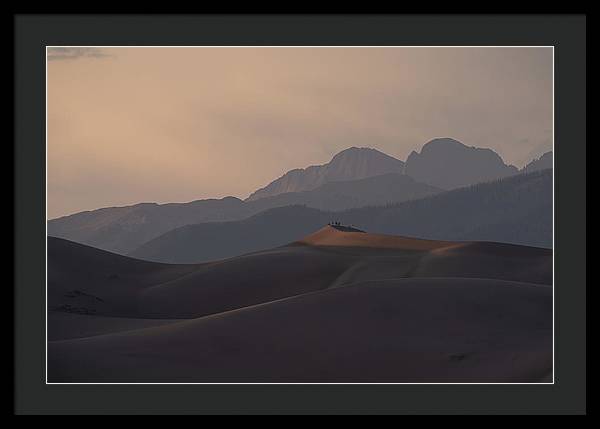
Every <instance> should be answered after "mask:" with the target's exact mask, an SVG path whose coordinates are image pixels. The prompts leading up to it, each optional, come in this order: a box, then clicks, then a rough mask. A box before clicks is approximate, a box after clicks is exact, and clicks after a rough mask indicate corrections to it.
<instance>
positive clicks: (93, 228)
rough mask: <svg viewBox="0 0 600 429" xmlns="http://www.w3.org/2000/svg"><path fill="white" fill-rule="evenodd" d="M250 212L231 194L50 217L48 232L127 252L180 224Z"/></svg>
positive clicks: (101, 247)
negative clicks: (221, 197) (183, 201)
mask: <svg viewBox="0 0 600 429" xmlns="http://www.w3.org/2000/svg"><path fill="white" fill-rule="evenodd" d="M253 213H255V212H252V211H251V208H250V207H247V205H246V204H244V202H243V201H242V200H240V199H238V198H234V197H226V198H223V199H220V200H217V199H210V200H199V201H193V202H190V203H172V204H156V203H142V204H136V205H133V206H126V207H107V208H102V209H98V210H92V211H85V212H80V213H76V214H73V215H70V216H64V217H61V218H58V219H52V220H50V221H48V235H50V236H53V237H60V238H66V239H69V240H73V241H76V242H79V243H84V244H89V245H90V246H94V247H97V248H99V249H104V250H109V251H112V252H116V253H127V252H129V251H131V250H133V249H135V248H136V247H138V246H140V245H141V244H143V243H145V242H147V241H148V240H151V239H153V238H155V237H157V236H158V235H160V234H162V233H164V232H167V231H170V230H172V229H173V228H177V227H180V226H182V225H187V224H190V223H198V222H208V221H216V220H233V219H240V218H243V217H246V216H250V215H252V214H253Z"/></svg>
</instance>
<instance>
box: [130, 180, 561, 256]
mask: <svg viewBox="0 0 600 429" xmlns="http://www.w3.org/2000/svg"><path fill="white" fill-rule="evenodd" d="M329 221H341V222H342V223H343V224H347V225H354V226H355V227H357V228H359V229H361V230H365V231H368V232H372V233H382V234H395V235H404V236H409V237H416V238H427V239H436V240H490V241H498V242H506V243H515V244H525V245H530V246H540V247H551V246H552V171H551V170H543V171H539V172H534V173H530V174H520V175H516V176H514V177H510V178H506V179H503V180H497V181H493V182H489V183H482V184H478V185H474V186H471V187H466V188H461V189H457V190H454V191H448V192H443V193H440V194H436V195H434V196H431V197H427V198H422V199H419V200H411V201H406V202H403V203H398V204H391V205H388V206H379V207H364V208H358V209H351V210H346V211H342V212H335V213H334V212H325V211H321V210H317V209H312V208H308V207H305V206H288V207H282V208H276V209H271V210H267V211H265V212H262V213H259V214H257V215H254V216H252V217H250V218H248V219H244V220H242V221H234V222H220V223H203V224H197V225H188V226H185V227H183V228H177V229H175V230H172V231H169V232H167V233H165V234H163V235H161V236H160V237H157V238H155V239H153V240H151V241H149V242H147V243H145V244H144V245H142V246H141V247H140V248H138V249H136V250H135V251H133V252H131V254H130V255H131V256H133V257H136V258H141V259H148V260H152V261H161V262H171V263H191V262H200V261H208V260H215V259H221V258H226V257H231V256H236V255H240V254H244V253H248V252H254V251H258V250H262V249H266V248H270V247H276V246H281V245H284V244H286V243H289V242H291V241H294V240H297V239H298V238H299V237H302V236H303V235H306V234H308V233H309V232H310V231H313V230H315V229H316V228H318V227H319V225H323V224H326V223H328V222H329Z"/></svg>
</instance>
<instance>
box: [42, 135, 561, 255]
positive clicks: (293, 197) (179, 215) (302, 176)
mask: <svg viewBox="0 0 600 429" xmlns="http://www.w3.org/2000/svg"><path fill="white" fill-rule="evenodd" d="M551 159H552V158H551V154H550V155H548V154H545V155H544V156H543V157H542V158H540V159H539V160H536V161H534V162H532V163H530V164H529V165H528V166H527V167H525V169H524V170H523V171H532V170H538V169H541V168H544V167H545V166H551V164H552V163H551ZM403 170H404V171H405V173H407V174H402V171H403ZM515 173H518V171H517V170H516V168H515V167H512V166H507V165H505V164H504V162H503V161H502V159H501V158H500V157H499V156H498V155H497V154H496V153H495V152H493V151H491V150H489V149H478V148H470V147H467V146H465V145H463V144H462V143H460V142H457V141H456V140H453V139H436V140H433V141H431V142H429V143H427V144H426V145H425V146H423V149H422V150H421V153H420V154H417V153H416V152H413V153H412V154H411V155H410V156H409V159H408V161H407V163H406V165H404V163H403V162H402V161H399V160H397V159H395V158H393V157H390V156H388V155H385V154H383V153H381V152H379V151H377V150H375V149H366V148H350V149H347V150H344V151H342V152H340V153H338V154H337V155H335V156H334V157H333V159H332V160H331V162H329V163H328V164H325V165H322V166H312V167H308V168H307V169H303V170H293V171H291V172H289V173H287V174H286V175H284V176H283V177H282V178H280V179H278V180H276V181H274V182H272V183H271V184H270V185H268V186H267V187H266V188H263V189H261V190H258V191H256V192H255V193H254V194H252V196H251V197H250V198H248V199H247V200H246V201H242V200H240V199H238V198H234V197H226V198H223V199H208V200H198V201H193V202H190V203H171V204H155V203H143V204H136V205H133V206H126V207H107V208H102V209H98V210H93V211H86V212H81V213H76V214H73V215H70V216H64V217H61V218H58V219H53V220H50V221H48V235H50V236H55V237H62V238H66V239H69V240H73V241H77V242H80V243H84V244H89V245H91V246H94V247H98V248H101V249H105V250H109V251H111V252H117V253H121V254H127V253H129V252H131V251H133V250H135V249H137V248H138V247H140V246H141V245H142V244H144V243H146V242H148V241H150V240H152V239H154V238H156V237H158V236H160V235H161V234H164V233H166V232H168V231H170V230H173V229H175V228H178V227H181V226H184V225H189V224H198V223H203V222H223V221H234V220H241V219H245V218H248V217H249V216H252V215H254V214H257V213H260V212H261V211H264V210H267V209H270V208H275V207H282V206H286V205H293V204H302V205H307V206H309V207H314V208H318V209H321V210H326V211H331V210H345V209H350V208H356V207H363V206H368V205H382V204H387V203H395V202H401V201H406V200H409V199H418V198H421V197H424V196H427V195H431V194H434V193H436V192H439V191H440V189H441V188H443V189H448V188H455V187H457V186H461V185H463V184H471V183H475V182H480V181H485V180H489V179H494V178H498V177H504V176H506V175H512V174H515ZM348 178H349V179H352V180H346V179H348ZM425 182H427V183H429V185H427V184H426V183H425ZM436 183H437V185H436ZM289 189H296V190H297V192H288V191H287V190H289ZM300 189H310V190H300ZM274 194H276V195H274Z"/></svg>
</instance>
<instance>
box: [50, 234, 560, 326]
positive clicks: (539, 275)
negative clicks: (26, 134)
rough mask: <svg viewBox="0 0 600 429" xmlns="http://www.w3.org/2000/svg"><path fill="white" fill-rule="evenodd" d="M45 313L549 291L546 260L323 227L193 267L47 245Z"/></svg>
mask: <svg viewBox="0 0 600 429" xmlns="http://www.w3.org/2000/svg"><path fill="white" fill-rule="evenodd" d="M50 254H51V256H49V264H50V266H49V271H48V292H49V293H48V296H49V300H48V304H49V308H50V310H56V311H65V312H69V313H79V314H88V315H105V316H115V317H131V318H161V319H172V318H175V319H178V318H191V317H201V316H206V315H209V314H215V313H219V312H223V311H228V310H232V309H236V308H240V307H245V306H250V305H255V304H259V303H263V302H268V301H272V300H276V299H281V298H285V297H289V296H293V295H299V294H303V293H308V292H314V291H318V290H323V289H327V288H332V287H339V286H342V285H347V284H351V283H356V282H363V281H369V280H380V279H398V278H410V277H467V278H489V279H499V280H511V281H520V282H529V283H537V284H550V283H551V271H552V269H551V267H552V266H551V263H552V261H551V255H552V253H551V251H549V250H547V249H538V248H529V247H524V246H512V245H506V244H501V243H477V242H462V243H461V242H448V241H433V240H421V239H413V238H407V237H393V236H385V235H381V234H368V233H364V232H345V231H340V230H338V229H336V228H334V227H330V226H326V227H324V228H322V229H320V230H319V231H317V232H315V233H314V234H311V235H309V236H307V237H305V238H303V239H300V240H298V241H296V242H293V243H291V244H290V245H287V246H282V247H279V248H274V249H271V250H267V251H261V252H255V253H251V254H247V255H243V256H239V257H235V258H231V259H226V260H221V261H214V262H210V263H204V264H196V265H169V264H158V263H152V262H147V261H140V260H135V259H131V258H126V257H122V256H118V255H113V254H110V253H107V252H104V251H99V250H97V249H93V248H89V247H86V246H82V245H79V244H75V243H71V242H68V241H65V240H61V239H53V238H50V239H49V255H50Z"/></svg>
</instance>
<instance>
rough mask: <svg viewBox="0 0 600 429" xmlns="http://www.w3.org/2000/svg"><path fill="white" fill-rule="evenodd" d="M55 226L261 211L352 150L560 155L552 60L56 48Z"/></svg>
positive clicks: (527, 54) (537, 53)
mask: <svg viewBox="0 0 600 429" xmlns="http://www.w3.org/2000/svg"><path fill="white" fill-rule="evenodd" d="M48 59H49V61H48V216H49V218H54V217H57V216H61V215H64V214H70V213H74V212H77V211H81V210H90V209H95V208H99V207H105V206H119V205H128V204H134V203H138V202H175V201H177V202H184V201H191V200H195V199H203V198H220V197H223V196H227V195H233V196H237V197H240V198H246V197H247V196H248V194H249V193H251V192H252V191H254V190H255V189H257V188H259V187H262V186H264V185H266V184H267V183H268V182H270V181H271V180H273V179H275V178H277V177H279V176H281V175H282V174H283V173H285V172H286V171H288V170H290V169H292V168H299V167H306V166H308V165H311V164H323V163H326V162H328V161H329V160H330V159H331V157H332V156H333V155H334V154H335V153H337V152H339V151H340V150H343V149H345V148H348V147H351V146H361V147H373V148H376V149H378V150H381V151H383V152H385V153H388V154H389V155H392V156H395V157H397V158H399V159H402V160H404V159H406V157H407V156H408V154H409V153H410V151H412V150H415V149H417V150H419V149H420V148H421V146H422V145H423V144H424V143H426V142H427V141H429V140H431V139H433V138H436V137H453V138H455V139H458V140H460V141H462V142H463V143H465V144H466V145H469V146H479V147H489V148H492V149H494V150H495V151H496V152H498V153H499V154H500V155H501V156H502V157H503V158H504V160H505V161H506V162H507V163H512V164H515V165H517V166H519V167H520V166H521V165H522V164H523V163H524V162H525V160H527V159H529V158H530V157H532V156H533V155H537V154H539V152H540V150H543V149H546V150H549V149H551V145H552V141H551V139H552V49H551V48H110V49H108V48H103V49H89V48H60V49H56V48H49V49H48Z"/></svg>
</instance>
